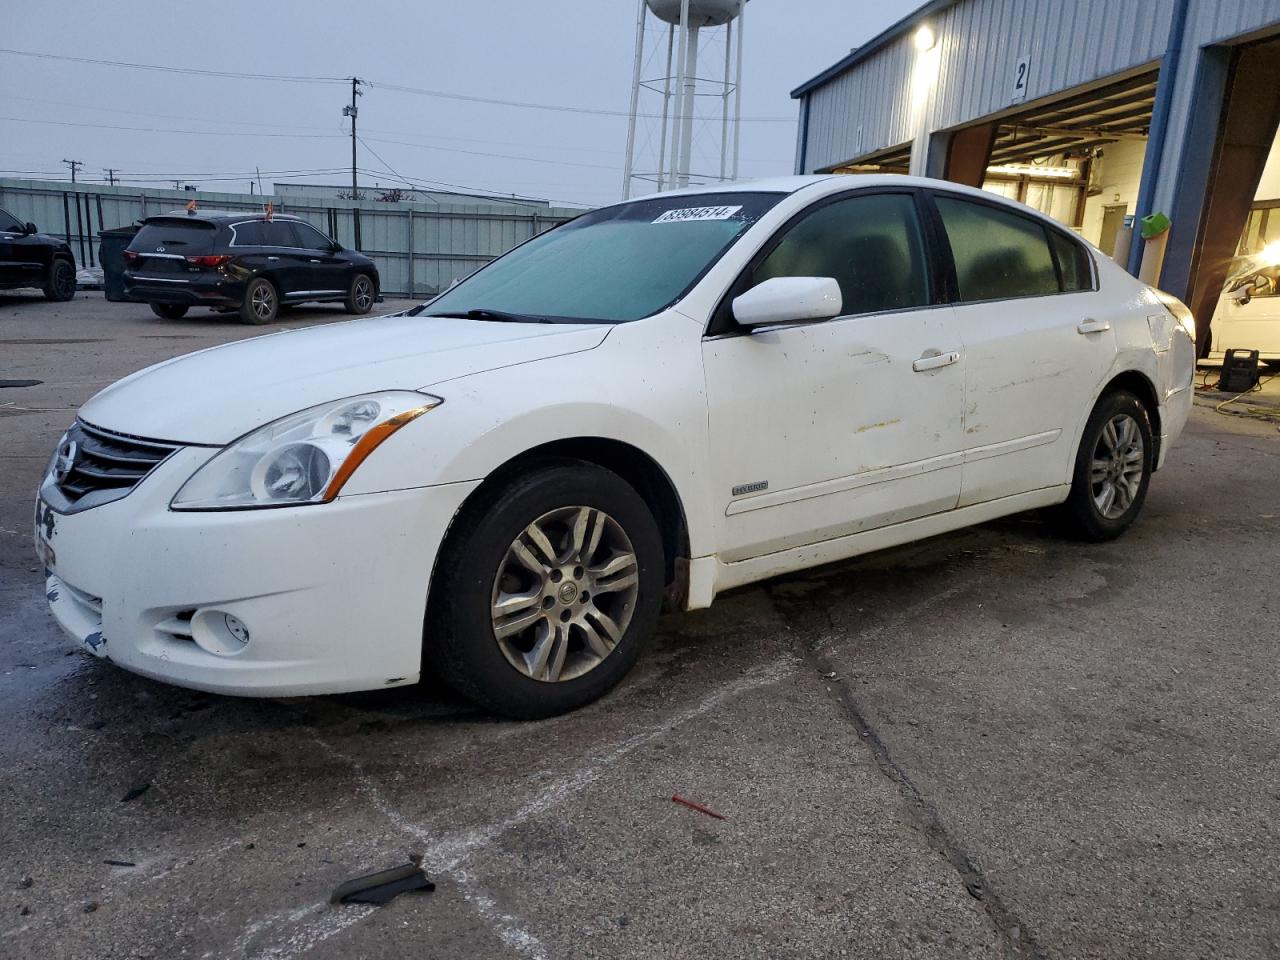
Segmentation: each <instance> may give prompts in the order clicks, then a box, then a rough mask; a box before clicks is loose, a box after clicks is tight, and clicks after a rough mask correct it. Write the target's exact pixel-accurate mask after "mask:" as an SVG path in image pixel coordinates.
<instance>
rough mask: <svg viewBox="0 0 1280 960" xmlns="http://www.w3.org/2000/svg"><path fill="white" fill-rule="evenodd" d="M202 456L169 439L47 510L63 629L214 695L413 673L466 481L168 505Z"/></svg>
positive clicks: (362, 684) (387, 680)
mask: <svg viewBox="0 0 1280 960" xmlns="http://www.w3.org/2000/svg"><path fill="white" fill-rule="evenodd" d="M214 452H215V451H213V450H210V449H207V448H185V449H182V450H179V451H178V452H177V453H175V454H174V455H173V456H171V457H170V458H169V459H168V460H166V461H165V462H164V463H162V464H161V465H160V466H159V467H157V468H156V469H155V470H154V471H153V472H152V473H151V474H150V475H148V476H147V477H146V478H145V479H144V480H143V481H142V482H141V483H140V484H139V485H138V486H137V487H136V488H135V489H134V490H132V491H131V492H130V493H129V495H128V496H126V497H124V498H122V499H120V500H116V501H113V502H111V503H107V504H104V505H102V506H99V507H94V508H91V509H88V510H84V511H82V512H80V513H72V514H56V515H55V517H54V521H53V524H52V527H53V535H52V537H51V538H49V541H48V543H49V547H50V548H51V550H50V551H46V553H47V556H46V562H47V563H48V564H51V566H50V568H49V570H48V581H47V594H48V599H49V605H50V610H51V611H52V613H53V616H54V618H55V619H56V620H57V621H58V623H59V624H60V625H61V626H62V627H63V629H64V630H66V632H67V633H68V634H70V635H71V636H72V637H73V638H75V639H76V640H77V642H79V643H80V644H81V646H82V647H83V648H85V649H87V650H89V651H90V652H92V653H93V654H95V655H96V656H99V657H105V658H106V659H109V660H111V661H112V662H113V663H116V664H117V665H119V666H121V667H124V668H125V669H126V670H130V671H133V672H134V673H139V674H142V675H143V676H147V677H152V678H154V679H157V680H164V681H167V682H170V683H175V684H178V685H180V686H184V687H191V688H193V689H197V690H207V691H210V692H214V693H225V694H235V695H242V696H290V695H297V694H317V693H338V692H344V691H351V690H368V689H375V688H381V687H386V686H397V685H401V684H408V683H413V682H415V681H416V680H417V679H418V677H419V672H420V670H421V653H422V628H423V618H424V615H425V610H426V597H427V586H428V583H429V581H430V578H431V572H432V569H433V566H434V564H435V557H436V552H437V549H438V547H439V545H440V542H441V540H442V539H443V537H444V534H445V531H446V530H447V528H448V525H449V522H450V521H451V520H452V518H453V516H454V514H455V513H456V512H457V509H458V508H459V507H460V506H461V504H462V501H463V500H464V499H465V498H466V496H467V494H468V493H470V492H471V490H472V489H474V488H475V486H476V485H477V484H476V483H458V484H447V485H442V486H435V487H422V488H417V489H411V490H399V491H394V492H389V493H374V494H360V495H355V496H346V497H339V498H338V499H337V500H335V501H333V502H332V503H328V504H321V505H316V506H304V507H286V508H280V509H266V510H244V511H225V512H191V513H188V512H177V511H172V510H169V509H168V504H169V500H170V499H171V498H172V496H173V493H174V492H175V491H176V490H177V488H178V487H179V486H180V485H181V484H182V483H183V482H184V481H185V480H186V479H187V478H188V477H189V476H190V475H191V473H192V472H194V470H195V469H196V468H197V467H198V466H200V464H202V463H203V462H204V461H205V460H207V459H208V458H209V457H210V456H211V455H212V454H213V453H214ZM44 529H45V530H46V531H47V530H48V525H46V526H45V527H44ZM246 637H247V642H245V638H246Z"/></svg>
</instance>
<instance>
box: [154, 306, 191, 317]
mask: <svg viewBox="0 0 1280 960" xmlns="http://www.w3.org/2000/svg"><path fill="white" fill-rule="evenodd" d="M187 310H188V307H187V305H186V304H185V303H153V304H151V312H152V313H154V314H155V315H156V316H157V317H159V318H160V319H161V320H181V319H182V318H183V317H185V316H186V315H187Z"/></svg>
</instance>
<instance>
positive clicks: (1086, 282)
mask: <svg viewBox="0 0 1280 960" xmlns="http://www.w3.org/2000/svg"><path fill="white" fill-rule="evenodd" d="M1049 243H1050V245H1051V246H1052V247H1053V255H1054V256H1055V257H1056V258H1057V260H1058V270H1059V272H1060V273H1061V274H1062V289H1063V291H1064V292H1066V293H1073V292H1075V291H1077V290H1092V289H1093V270H1092V265H1091V264H1090V262H1089V251H1088V250H1086V249H1085V248H1084V244H1082V243H1077V242H1076V241H1075V240H1072V239H1071V238H1070V237H1068V236H1065V235H1064V234H1061V233H1058V232H1057V231H1056V230H1050V231H1049Z"/></svg>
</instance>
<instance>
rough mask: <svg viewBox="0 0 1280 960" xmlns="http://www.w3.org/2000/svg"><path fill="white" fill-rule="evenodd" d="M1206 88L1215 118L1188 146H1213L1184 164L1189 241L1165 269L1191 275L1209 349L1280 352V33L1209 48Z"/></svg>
mask: <svg viewBox="0 0 1280 960" xmlns="http://www.w3.org/2000/svg"><path fill="white" fill-rule="evenodd" d="M1215 62H1220V63H1221V65H1222V67H1223V69H1222V71H1221V76H1220V79H1217V80H1216V81H1215V76H1214V71H1213V70H1212V69H1210V68H1211V67H1213V66H1214V64H1215ZM1215 83H1216V86H1215ZM1196 94H1197V98H1198V99H1199V100H1200V102H1202V103H1204V104H1205V109H1203V110H1202V111H1201V112H1200V115H1201V117H1202V119H1201V123H1202V124H1203V126H1205V127H1208V125H1209V124H1210V123H1212V124H1213V126H1212V127H1211V128H1209V129H1204V130H1193V131H1192V133H1191V135H1190V136H1189V137H1188V146H1187V148H1186V149H1187V150H1188V152H1191V151H1192V148H1193V141H1195V140H1196V139H1200V140H1201V141H1202V142H1204V141H1207V142H1209V143H1211V144H1212V147H1211V149H1210V150H1207V151H1205V156H1204V157H1203V158H1197V159H1196V162H1194V163H1186V164H1184V166H1183V168H1182V170H1181V171H1180V176H1179V187H1180V189H1181V191H1182V193H1181V196H1180V197H1179V200H1178V201H1177V202H1176V203H1175V210H1174V211H1173V218H1174V237H1173V239H1174V240H1178V241H1179V243H1180V244H1181V245H1182V247H1183V249H1179V250H1176V251H1172V250H1171V258H1170V259H1172V260H1173V261H1174V262H1173V264H1172V268H1171V265H1170V263H1169V262H1168V261H1166V269H1165V273H1164V277H1163V278H1162V279H1163V280H1164V281H1170V280H1171V281H1172V283H1173V289H1175V290H1177V289H1178V288H1179V287H1181V286H1182V285H1183V284H1184V283H1185V289H1186V296H1185V298H1184V299H1186V301H1187V304H1188V305H1189V306H1190V307H1191V309H1192V312H1193V313H1194V314H1195V316H1196V319H1197V321H1198V323H1197V330H1198V332H1199V339H1200V344H1199V346H1200V355H1201V356H1208V357H1210V358H1218V357H1221V356H1222V354H1223V352H1224V351H1225V350H1229V349H1240V350H1258V351H1259V353H1260V354H1261V358H1262V359H1264V360H1271V361H1273V362H1280V295H1277V294H1278V291H1277V286H1278V285H1280V147H1278V146H1277V129H1278V128H1280V39H1274V38H1273V39H1268V40H1264V41H1257V42H1254V43H1250V44H1244V45H1241V46H1237V47H1232V48H1227V49H1223V48H1218V49H1209V50H1207V51H1206V52H1205V54H1204V66H1203V68H1202V69H1201V71H1200V75H1199V89H1198V90H1197V91H1196ZM1215 101H1216V102H1215ZM1214 108H1216V109H1214ZM1206 134H1207V136H1206ZM1201 184H1203V186H1201ZM1197 220H1198V223H1197ZM1179 231H1181V233H1179ZM1172 242H1173V241H1172V240H1171V246H1172ZM1184 265H1185V266H1184ZM1184 270H1185V271H1186V272H1185V273H1184V272H1183V271H1184ZM1184 277H1185V280H1184V279H1183V278H1184Z"/></svg>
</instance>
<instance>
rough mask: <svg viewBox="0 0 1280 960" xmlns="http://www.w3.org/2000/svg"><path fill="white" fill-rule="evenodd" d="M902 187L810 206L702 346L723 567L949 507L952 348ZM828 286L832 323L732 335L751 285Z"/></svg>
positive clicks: (914, 211)
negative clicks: (794, 281)
mask: <svg viewBox="0 0 1280 960" xmlns="http://www.w3.org/2000/svg"><path fill="white" fill-rule="evenodd" d="M921 224H922V219H921V216H920V213H919V205H918V200H917V197H916V195H915V194H914V193H913V192H911V191H903V192H878V193H870V192H867V191H859V192H858V193H856V194H853V195H847V194H846V195H843V196H839V197H835V198H830V199H828V200H824V201H820V202H819V203H817V204H815V205H814V206H812V207H810V208H809V209H808V210H806V211H805V212H804V213H802V214H801V215H800V216H799V217H797V218H796V219H794V220H792V221H791V223H789V224H787V225H786V226H784V227H783V228H782V229H781V230H780V231H779V233H778V235H777V236H776V237H775V238H774V239H773V240H772V241H770V243H769V244H766V246H765V247H764V248H763V249H762V251H761V253H760V254H759V255H758V256H757V257H756V258H755V260H754V261H753V264H752V265H751V266H749V267H748V269H747V270H746V271H745V272H744V274H743V276H742V277H741V278H739V280H738V282H737V283H736V284H735V286H734V288H733V289H732V290H731V291H730V296H729V297H726V299H725V303H724V304H723V305H722V307H721V313H720V314H718V315H717V317H716V319H715V320H714V321H713V326H712V330H711V333H710V335H709V336H708V337H707V338H706V339H705V340H704V342H703V364H704V368H705V371H706V379H707V398H708V404H709V408H710V448H711V449H710V458H709V462H710V464H711V472H712V484H713V490H714V491H715V494H716V496H717V498H718V500H717V509H718V510H722V511H723V512H724V520H723V533H722V536H721V538H720V540H721V542H720V549H719V554H720V557H721V559H722V560H724V561H725V562H733V561H736V560H743V559H747V558H749V557H753V556H759V555H762V554H767V553H773V552H776V551H780V550H786V549H789V548H792V547H798V546H803V545H806V544H810V543H816V542H820V541H823V540H828V539H832V538H835V537H842V536H847V535H850V534H854V533H859V532H862V531H865V530H870V529H874V528H876V527H882V526H886V525H889V524H894V523H900V522H903V521H907V520H912V519H915V518H918V517H923V516H927V515H929V514H933V513H939V512H942V511H946V510H950V509H952V508H954V507H955V505H956V502H957V501H958V499H959V495H960V474H961V464H962V461H963V436H964V431H963V426H962V419H961V417H962V408H963V400H964V376H965V374H964V348H963V345H962V344H961V342H960V340H959V337H958V336H957V334H956V332H955V330H954V325H953V317H952V313H953V311H952V308H950V307H948V306H943V305H936V306H935V304H937V303H938V298H937V296H935V292H936V288H935V286H934V283H933V280H932V278H931V276H930V271H929V266H928V264H929V256H928V253H927V244H926V240H925V236H924V231H923V229H922V226H921ZM785 276H818V277H833V278H834V279H836V280H837V282H838V283H839V284H840V289H841V295H842V297H843V310H842V313H841V315H840V316H838V317H836V318H835V319H833V320H828V321H823V322H816V323H798V324H794V325H779V326H775V327H772V328H756V330H755V331H753V332H748V331H746V330H743V329H739V328H736V327H735V325H734V324H733V322H732V319H731V316H730V315H729V314H728V311H729V310H730V309H731V306H730V305H731V302H732V298H733V297H734V296H739V295H741V294H742V293H744V292H745V291H746V290H748V289H750V288H751V287H753V286H755V285H756V284H758V283H761V282H763V281H764V280H767V279H770V278H773V277H785Z"/></svg>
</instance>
